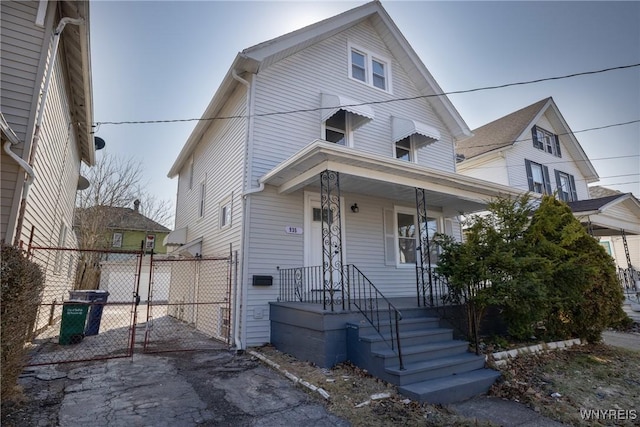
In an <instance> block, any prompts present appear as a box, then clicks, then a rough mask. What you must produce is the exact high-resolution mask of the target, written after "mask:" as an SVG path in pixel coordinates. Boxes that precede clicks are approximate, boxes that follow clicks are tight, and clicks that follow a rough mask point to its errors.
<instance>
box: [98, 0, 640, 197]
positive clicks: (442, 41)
mask: <svg viewBox="0 0 640 427" xmlns="http://www.w3.org/2000/svg"><path fill="white" fill-rule="evenodd" d="M364 3H366V2H347V1H340V2H326V1H325V2H313V1H296V2H284V1H258V2H256V1H251V2H250V1H233V2H230V1H104V0H98V1H92V2H91V17H90V25H91V27H90V28H91V35H90V37H91V55H92V57H91V60H92V79H93V96H94V99H93V103H94V121H95V122H96V123H101V122H110V121H145V120H175V119H194V118H200V117H201V116H202V114H203V112H204V110H205V108H206V106H207V105H208V103H209V101H210V100H211V98H212V97H213V95H214V93H215V91H216V89H217V88H218V86H219V84H220V83H221V81H222V79H223V77H224V75H225V74H226V73H227V71H228V69H229V67H230V66H231V63H232V62H233V59H234V58H235V56H236V54H237V53H238V52H240V51H242V50H243V49H245V48H248V47H251V46H253V45H255V44H258V43H261V42H264V41H266V40H269V39H272V38H275V37H278V36H281V35H283V34H285V33H288V32H290V31H293V30H296V29H298V28H302V27H304V26H306V25H309V24H312V23H314V22H317V21H319V20H322V19H325V18H329V17H331V16H334V15H336V14H339V13H342V12H344V11H346V10H349V9H352V8H354V7H357V6H359V5H362V4H364ZM382 5H383V7H384V8H385V9H386V10H387V12H388V13H389V15H390V16H391V18H392V19H393V21H394V22H395V23H396V25H397V26H398V28H399V29H400V31H401V32H402V33H403V35H404V36H405V38H406V39H407V41H408V42H409V44H410V45H411V46H412V47H413V49H414V50H415V52H416V53H417V54H418V56H419V57H420V58H421V59H422V62H423V63H424V64H425V65H426V67H427V69H428V70H429V71H430V72H431V74H432V75H433V76H434V78H435V80H436V81H437V82H438V84H439V85H440V87H441V88H442V89H443V90H444V91H445V92H450V91H458V90H466V89H474V88H480V87H487V86H495V85H501V84H505V83H513V82H520V81H529V80H535V79H541V78H548V77H555V76H562V75H568V74H573V73H580V72H585V71H594V70H601V69H605V68H611V67H618V66H624V65H630V64H638V63H640V24H639V22H640V2H638V1H626V2H611V1H607V2H592V1H586V2H581V1H571V2H556V1H554V2H547V1H544V2H542V1H541V2H519V1H511V2H503V1H500V2H486V1H474V2H468V1H465V2H463V1H448V2H436V1H393V0H386V1H382ZM549 96H552V97H553V99H554V100H555V102H556V105H557V106H558V108H559V110H560V112H561V114H562V115H563V117H564V119H565V121H566V122H567V123H568V125H569V127H570V128H571V130H572V131H573V132H574V133H575V134H576V137H577V139H578V141H579V142H580V144H581V146H582V148H583V149H584V151H585V153H586V154H587V156H588V157H589V158H590V160H591V162H592V164H593V165H594V167H595V169H596V171H597V172H598V175H599V176H600V183H599V185H603V186H606V187H609V188H613V189H616V190H619V191H623V192H633V193H634V194H635V195H636V196H638V197H640V123H638V122H636V123H633V124H627V125H621V126H613V127H608V128H605V129H600V130H591V131H584V132H581V131H582V130H585V129H591V128H595V127H604V126H609V125H614V124H619V123H624V122H629V121H634V120H640V67H636V68H628V69H624V70H616V71H609V72H605V73H601V74H594V75H588V76H579V77H574V78H570V79H562V80H554V81H547V82H542V83H536V84H528V85H522V86H514V87H509V88H503V89H496V90H484V91H477V92H473V93H467V94H457V95H451V96H450V97H449V98H450V100H451V101H452V103H453V105H454V106H455V107H456V109H457V110H458V111H459V113H460V114H461V116H462V118H463V119H464V120H465V122H466V123H467V125H468V126H469V128H470V129H475V128H477V127H480V126H482V125H484V124H486V123H488V122H491V121H493V120H495V119H497V118H499V117H502V116H504V115H506V114H509V113H511V112H513V111H516V110H518V109H520V108H523V107H525V106H527V105H530V104H532V103H534V102H537V101H539V100H541V99H543V98H546V97H549ZM195 123H196V122H182V123H161V124H121V125H113V124H106V123H105V124H101V125H99V126H97V127H96V128H95V131H96V136H99V137H101V138H103V139H104V140H105V141H106V143H107V146H106V148H105V149H104V150H103V151H102V152H98V158H99V157H100V156H102V155H103V153H104V152H108V153H109V154H110V155H117V156H123V157H127V158H133V159H135V160H136V161H139V162H140V164H141V168H142V169H143V171H144V175H145V181H146V182H147V183H148V185H147V186H146V189H147V191H148V192H149V193H150V194H151V195H153V196H155V197H156V198H158V199H161V200H169V201H171V202H172V203H175V198H176V188H177V178H174V179H169V178H167V173H168V171H169V169H170V168H171V166H172V164H173V162H174V160H175V159H176V157H177V155H178V153H179V152H180V150H181V149H182V146H183V145H184V143H185V142H186V140H187V138H188V137H189V135H190V133H191V131H192V130H193V128H194V126H195Z"/></svg>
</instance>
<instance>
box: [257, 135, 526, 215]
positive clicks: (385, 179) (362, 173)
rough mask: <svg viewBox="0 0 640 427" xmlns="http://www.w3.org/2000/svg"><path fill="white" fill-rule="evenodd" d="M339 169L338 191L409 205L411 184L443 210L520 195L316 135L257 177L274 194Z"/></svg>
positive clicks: (474, 207)
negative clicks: (304, 145)
mask: <svg viewBox="0 0 640 427" xmlns="http://www.w3.org/2000/svg"><path fill="white" fill-rule="evenodd" d="M324 170H332V171H336V172H340V191H341V192H343V193H354V194H363V195H368V196H375V197H383V198H387V199H391V200H395V201H398V202H405V203H408V204H410V205H413V204H415V188H416V187H418V188H424V189H425V190H426V192H427V197H428V200H427V204H428V206H432V207H441V208H442V209H443V211H444V212H445V213H451V214H455V213H469V212H475V211H479V210H482V209H484V208H485V207H486V204H487V202H488V201H489V200H490V199H491V198H494V197H496V196H515V195H517V194H520V193H519V192H518V191H517V190H514V189H513V188H510V187H506V186H503V185H499V184H494V183H490V182H487V181H483V180H479V179H476V178H471V177H467V176H463V175H459V174H455V173H450V172H443V171H438V170H434V169H430V168H426V167H424V166H420V165H416V164H413V163H408V162H406V161H402V160H396V159H393V158H388V157H384V156H379V155H375V154H370V153H366V152H362V151H357V150H354V149H352V148H347V147H343V146H339V145H336V144H331V143H327V142H326V141H322V140H316V141H314V142H313V143H311V144H309V145H308V146H307V147H305V148H304V149H302V150H301V151H299V152H298V153H297V154H296V155H294V156H293V157H291V158H290V159H288V160H287V161H285V162H283V163H281V164H280V165H278V166H276V167H275V168H274V169H273V170H271V171H270V172H268V173H267V174H265V175H264V176H263V177H262V178H261V179H260V182H261V183H262V184H268V185H273V186H275V187H277V188H278V191H279V192H280V193H285V194H286V193H291V192H294V191H297V190H299V189H302V188H310V187H312V188H315V189H316V191H317V189H319V188H320V173H321V172H322V171H324Z"/></svg>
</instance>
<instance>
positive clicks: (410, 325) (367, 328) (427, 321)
mask: <svg viewBox="0 0 640 427" xmlns="http://www.w3.org/2000/svg"><path fill="white" fill-rule="evenodd" d="M350 324H351V325H355V326H357V327H358V328H359V330H360V335H371V334H373V333H375V330H376V329H375V328H374V327H373V326H372V325H371V324H370V323H369V322H368V321H366V320H364V319H363V320H361V321H360V322H358V323H350ZM380 326H381V329H382V330H383V331H388V330H389V329H390V328H392V327H393V328H395V326H394V324H393V323H389V320H384V319H381V320H380ZM439 327H440V319H438V318H437V317H410V318H403V319H402V320H400V321H399V322H398V328H399V329H400V334H401V335H402V333H403V332H405V331H418V330H424V329H432V328H439Z"/></svg>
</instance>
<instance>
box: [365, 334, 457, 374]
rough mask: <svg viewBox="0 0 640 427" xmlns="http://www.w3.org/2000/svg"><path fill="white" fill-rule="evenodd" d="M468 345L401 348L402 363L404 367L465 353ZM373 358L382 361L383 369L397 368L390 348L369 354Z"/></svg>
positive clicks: (449, 342)
mask: <svg viewBox="0 0 640 427" xmlns="http://www.w3.org/2000/svg"><path fill="white" fill-rule="evenodd" d="M468 348H469V343H468V342H466V341H459V340H447V341H442V342H435V343H430V344H422V345H413V346H406V347H405V346H402V361H403V362H404V364H405V365H407V364H409V363H414V362H422V361H425V360H429V359H438V358H441V357H451V356H455V355H459V354H463V353H467V352H468ZM371 355H372V356H373V357H379V358H382V359H383V360H384V367H385V368H388V367H393V366H398V364H399V359H398V355H397V354H396V352H395V351H394V350H392V349H390V348H388V347H387V348H382V349H378V350H375V351H372V352H371Z"/></svg>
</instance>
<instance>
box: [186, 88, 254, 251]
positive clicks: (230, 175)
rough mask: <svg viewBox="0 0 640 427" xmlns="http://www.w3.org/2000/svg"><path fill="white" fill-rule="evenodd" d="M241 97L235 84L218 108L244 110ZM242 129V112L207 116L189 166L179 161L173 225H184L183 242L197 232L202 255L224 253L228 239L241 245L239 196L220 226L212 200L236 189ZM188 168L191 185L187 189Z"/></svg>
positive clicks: (236, 247) (215, 202)
mask: <svg viewBox="0 0 640 427" xmlns="http://www.w3.org/2000/svg"><path fill="white" fill-rule="evenodd" d="M245 97H246V90H245V88H244V86H241V87H239V88H238V89H237V90H236V91H235V92H234V93H233V94H232V95H231V96H230V97H229V101H228V102H227V105H226V106H225V108H223V109H222V111H221V112H220V114H221V115H224V116H240V117H242V116H244V115H245V114H246V98H245ZM245 130H246V119H244V118H238V119H232V120H218V121H214V122H212V123H211V126H210V128H209V129H208V130H207V131H206V132H205V134H204V136H203V138H202V141H201V142H200V144H198V146H197V147H196V149H195V151H194V153H193V158H194V162H193V172H191V170H190V168H191V166H190V164H191V162H187V163H185V165H184V167H183V169H182V170H181V171H180V176H179V180H178V199H177V204H176V205H177V206H176V225H175V228H176V229H179V228H182V227H187V242H189V241H192V240H195V239H198V238H200V237H202V238H203V242H202V255H203V256H205V257H206V256H219V255H227V254H228V253H229V244H232V247H233V250H234V251H236V250H238V251H240V249H241V237H240V236H241V226H242V198H241V197H234V198H233V199H232V206H231V213H232V221H231V224H232V225H231V226H230V227H225V228H223V229H221V228H220V218H219V210H218V209H217V208H218V203H219V202H220V201H221V200H223V199H224V198H226V197H228V196H229V195H230V194H241V193H242V182H243V174H242V165H243V156H244V143H245V141H246V139H245V138H246V132H245ZM191 173H193V189H192V190H191V191H189V181H190V175H191ZM205 180H206V186H205V188H206V201H205V206H204V209H205V212H204V216H203V217H202V218H200V217H199V212H200V207H199V202H200V187H199V184H200V183H202V182H204V181H205ZM212 206H213V208H212Z"/></svg>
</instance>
